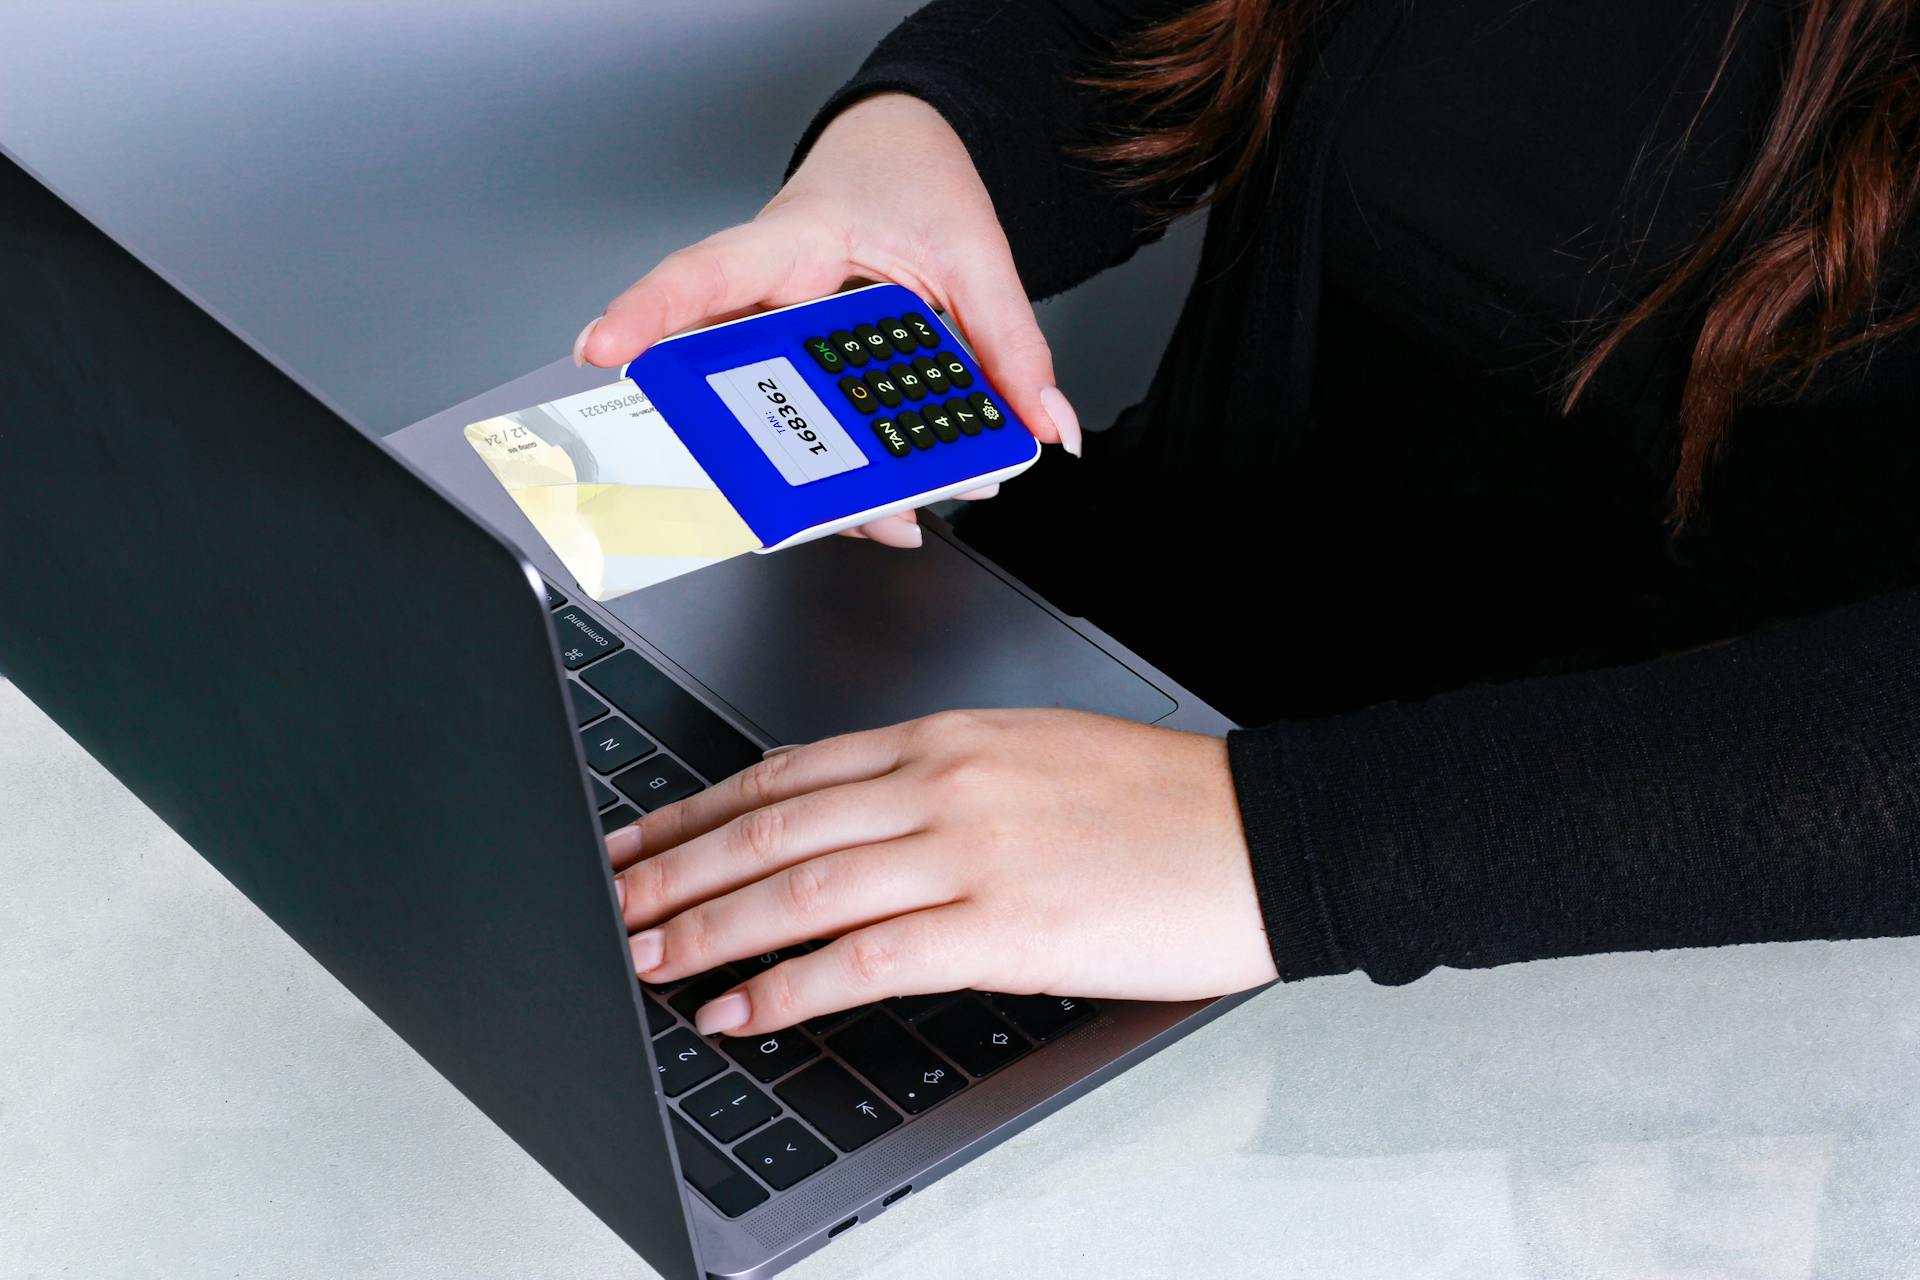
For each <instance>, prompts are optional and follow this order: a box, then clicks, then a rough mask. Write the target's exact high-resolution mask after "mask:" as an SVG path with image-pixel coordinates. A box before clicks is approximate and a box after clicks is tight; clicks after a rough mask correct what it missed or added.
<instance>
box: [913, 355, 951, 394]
mask: <svg viewBox="0 0 1920 1280" xmlns="http://www.w3.org/2000/svg"><path fill="white" fill-rule="evenodd" d="M913 371H914V372H915V373H917V374H919V375H920V380H921V381H922V382H924V383H926V384H927V390H929V391H931V392H933V393H934V394H935V395H945V394H946V393H947V386H948V382H947V369H946V366H945V365H943V364H941V363H940V362H939V361H938V360H935V359H932V358H931V357H928V356H917V357H915V358H914V362H913Z"/></svg>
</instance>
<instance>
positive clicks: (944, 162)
mask: <svg viewBox="0 0 1920 1280" xmlns="http://www.w3.org/2000/svg"><path fill="white" fill-rule="evenodd" d="M902 156H911V157H912V158H913V170H914V180H913V181H912V182H909V183H902V182H901V181H899V166H900V158H901V157H902ZM853 279H869V280H892V281H894V282H896V283H898V284H903V285H905V286H907V287H908V288H910V289H913V290H914V291H916V292H917V293H919V294H920V295H921V296H922V297H924V298H926V299H927V300H928V301H930V302H931V303H933V304H934V305H935V306H936V307H939V308H940V309H942V310H943V311H946V312H947V313H948V314H949V315H950V316H951V317H952V318H953V319H954V320H956V321H957V322H958V323H959V326H960V329H961V331H962V332H963V333H965V335H966V337H967V340H968V342H969V343H970V344H972V346H973V348H974V352H975V354H976V355H978V357H979V359H980V363H981V366H982V367H983V368H984V369H985V370H986V374H987V377H988V378H989V379H991V380H992V382H993V384H994V386H995V387H997V388H998V389H999V390H1000V392H1001V394H1002V395H1004V396H1005V397H1006V398H1007V402H1008V403H1009V404H1010V405H1011V406H1012V408H1013V410H1014V412H1015V413H1016V414H1018V415H1019V416H1020V418H1021V420H1022V421H1024V422H1026V423H1027V424H1028V425H1029V426H1030V427H1031V428H1032V430H1033V433H1034V434H1035V435H1036V436H1038V437H1039V438H1040V439H1041V440H1043V441H1047V442H1049V443H1059V444H1061V445H1063V446H1064V447H1065V448H1066V449H1067V451H1068V452H1069V453H1073V454H1078V453H1079V452H1080V423H1079V419H1078V418H1077V417H1076V416H1075V414H1074V412H1073V409H1072V407H1071V406H1070V405H1068V403H1067V399H1066V397H1065V396H1063V395H1061V394H1060V391H1059V388H1057V387H1056V386H1054V376H1053V355H1052V353H1051V352H1050V351H1049V350H1048V348H1047V340H1046V338H1045V336H1044V335H1042V334H1041V332H1040V326H1039V324H1038V322H1037V321H1035V319H1034V315H1033V306H1032V304H1030V303H1029V302H1028V301H1027V295H1026V290H1025V289H1024V288H1023V287H1022V286H1021V284H1020V277H1019V274H1018V272H1016V271H1015V270H1014V265H1013V255H1012V253H1011V251H1010V250H1009V249H1008V247H1007V238H1006V236H1005V234H1004V233H1003V232H1002V231H1001V230H1000V221H999V219H998V217H997V216H996V215H995V213H994V209H993V201H992V198H991V197H989V196H988V194H987V189H986V187H985V185H983V184H982V182H981V181H980V175H979V173H978V172H977V171H976V170H975V169H974V167H973V161H972V159H971V158H970V157H969V156H968V154H967V149H966V146H965V144H964V143H962V142H961V141H960V138H959V136H958V135H957V134H955V133H954V131H953V129H952V128H951V127H950V126H949V125H948V124H947V122H946V121H945V120H944V119H943V118H942V117H941V115H940V113H939V112H937V111H935V110H934V109H933V108H932V107H930V106H928V105H927V104H926V103H925V102H922V101H921V100H920V99H918V98H913V97H908V96H906V95H904V94H881V95H878V96H876V97H872V98H867V99H864V100H862V101H860V102H857V103H855V104H854V105H853V106H851V107H849V108H847V109H846V110H845V111H843V112H841V113H840V114H839V115H838V116H836V117H835V118H834V119H833V121H832V123H830V124H829V125H828V126H827V127H826V129H825V130H824V131H823V132H822V133H821V134H820V137H819V138H818V140H817V141H816V142H815V143H814V145H813V148H812V149H811V150H810V151H809V152H808V153H807V158H806V160H805V162H804V163H802V164H801V166H800V168H799V169H797V170H796V171H795V172H794V175H793V177H792V179H791V180H790V181H789V182H788V183H787V185H786V186H785V187H784V188H782V189H781V191H780V194H779V195H777V196H775V197H774V199H773V202H772V203H771V204H769V205H768V206H767V207H766V208H765V209H763V210H761V212H760V216H759V217H757V218H755V219H754V220H753V221H752V222H749V223H746V224H745V225H743V226H738V227H732V228H729V229H728V230H726V231H722V232H720V233H719V234H717V235H714V236H711V237H709V238H708V239H706V240H703V241H701V242H700V243H699V244H696V245H693V246H691V247H689V248H686V249H681V250H679V251H678V252H675V253H673V254H670V255H668V256H667V258H666V259H665V260H664V261H662V262H661V263H660V265H659V266H657V267H655V268H654V269H653V270H652V271H649V272H648V273H647V274H646V275H645V276H643V277H642V278H641V279H640V280H639V282H638V283H636V284H635V285H634V286H633V287H632V288H630V289H628V290H627V291H626V292H625V293H623V294H621V295H620V296H619V297H617V298H615V299H614V300H613V301H612V302H611V303H609V304H608V306H607V310H606V312H605V314H603V315H600V316H597V317H595V318H594V319H593V320H592V321H591V322H590V323H589V324H588V325H587V327H586V328H585V329H582V330H581V331H580V336H579V338H578V339H576V340H575V342H574V346H573V357H574V361H575V363H589V364H595V365H603V366H607V367H613V366H617V365H620V364H623V363H625V362H626V361H628V360H631V359H633V358H634V357H636V356H638V355H639V354H640V353H641V352H642V351H645V350H646V349H647V348H648V347H650V346H652V345H653V344H654V343H656V342H658V341H659V340H660V339H662V338H664V337H666V336H668V335H669V334H674V333H679V332H681V331H682V330H685V329H692V328H697V327H699V326H701V325H706V324H714V323H717V322H719V321H721V320H728V319H732V318H734V317H736V316H741V315H748V314H751V313H753V312H755V311H758V310H761V309H763V308H768V307H781V306H787V305H789V304H791V303H796V302H805V301H807V300H809V299H812V298H817V297H821V296H823V295H825V294H829V293H832V292H834V291H835V290H837V289H839V288H840V287H841V286H842V285H844V284H845V283H846V282H847V281H849V280H853ZM967 496H969V497H972V496H980V497H986V496H990V495H989V494H988V493H986V492H985V491H982V492H980V493H979V494H978V495H967ZM863 532H865V533H866V534H867V535H868V536H870V537H873V538H875V539H876V540H878V541H882V542H886V543H889V544H890V545H894V546H918V545H919V543H920V530H919V528H918V526H917V525H916V524H915V523H914V522H913V518H912V513H908V514H907V515H906V516H905V517H891V518H888V519H886V520H880V521H875V522H874V523H873V524H871V525H868V526H864V528H863Z"/></svg>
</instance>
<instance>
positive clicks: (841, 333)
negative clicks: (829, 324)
mask: <svg viewBox="0 0 1920 1280" xmlns="http://www.w3.org/2000/svg"><path fill="white" fill-rule="evenodd" d="M827 341H828V342H831V343H832V344H833V345H834V349H835V350H837V351H839V353H840V355H841V358H842V359H844V360H845V361H846V362H847V364H848V365H849V366H851V367H852V368H855V369H858V368H859V367H860V366H861V365H863V364H865V363H866V362H867V344H866V343H864V342H862V341H860V339H858V338H856V337H854V336H853V335H852V334H850V333H848V332H847V331H846V330H845V329H836V330H834V331H833V332H832V333H830V334H828V335H827Z"/></svg>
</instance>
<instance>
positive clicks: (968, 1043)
mask: <svg viewBox="0 0 1920 1280" xmlns="http://www.w3.org/2000/svg"><path fill="white" fill-rule="evenodd" d="M919 1025H920V1034H921V1035H923V1036H925V1037H926V1038H927V1039H929V1040H931V1041H933V1044H934V1047H935V1048H937V1049H939V1050H940V1052H942V1053H944V1054H946V1055H947V1056H948V1057H949V1058H952V1059H953V1060H954V1061H955V1062H957V1063H959V1064H960V1065H961V1066H963V1067H965V1068H966V1069H967V1071H968V1072H969V1073H970V1074H972V1075H976V1076H984V1075H987V1074H988V1073H990V1072H994V1071H998V1070H999V1069H1000V1068H1001V1067H1004V1066H1006V1065H1007V1064H1008V1063H1009V1062H1012V1061H1013V1060H1014V1059H1015V1058H1017V1057H1019V1056H1020V1055H1021V1054H1023V1053H1025V1052H1026V1051H1027V1050H1028V1048H1030V1047H1031V1046H1029V1045H1028V1043H1027V1038H1026V1037H1025V1036H1023V1035H1021V1034H1020V1033H1019V1032H1018V1031H1015V1030H1014V1029H1013V1027H1012V1026H1010V1025H1009V1024H1008V1023H1007V1022H1006V1021H1005V1020H1003V1019H1001V1018H997V1017H995V1016H994V1015H993V1014H992V1013H991V1012H989V1011H988V1009H987V1007H986V1006H985V1005H983V1004H981V1003H980V1002H979V1001H978V1000H962V1001H961V1002H960V1003H959V1004H956V1005H954V1006H952V1007H951V1008H947V1009H942V1010H941V1011H940V1012H938V1013H936V1014H933V1015H931V1016H930V1017H928V1018H926V1019H924V1020H923V1021H922V1022H921V1023H920V1024H919Z"/></svg>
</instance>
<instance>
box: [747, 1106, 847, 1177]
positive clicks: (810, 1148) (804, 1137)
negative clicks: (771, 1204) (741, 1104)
mask: <svg viewBox="0 0 1920 1280" xmlns="http://www.w3.org/2000/svg"><path fill="white" fill-rule="evenodd" d="M733 1153H734V1154H735V1155H737V1156H739V1157H740V1159H741V1161H742V1163H744V1164H745V1165H746V1166H747V1168H749V1169H751V1170H753V1171H754V1172H755V1173H757V1174H759V1175H760V1177H761V1178H762V1179H764V1180H765V1181H766V1184H767V1185H768V1186H770V1187H772V1188H773V1189H774V1190H775V1191H785V1190H786V1189H787V1188H788V1187H790V1186H792V1185H793V1184H794V1183H796V1182H798V1181H800V1179H802V1178H804V1177H806V1176H807V1175H808V1174H810V1173H818V1172H819V1171H820V1170H822V1169H824V1168H826V1167H827V1166H828V1165H830V1164H832V1163H833V1150H832V1149H831V1148H830V1147H828V1146H827V1144H826V1143H824V1142H822V1141H820V1139H818V1138H816V1137H814V1136H813V1135H812V1134H810V1133H808V1132H807V1131H806V1130H805V1129H802V1128H801V1127H800V1122H799V1121H798V1120H782V1121H781V1122H780V1123H779V1124H776V1125H769V1126H768V1127H767V1128H766V1129H764V1130H762V1131H761V1132H760V1133H759V1134H757V1135H755V1136H754V1137H751V1138H748V1139H747V1140H746V1141H745V1142H743V1143H741V1144H740V1145H739V1146H737V1147H735V1148H734V1149H733Z"/></svg>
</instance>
